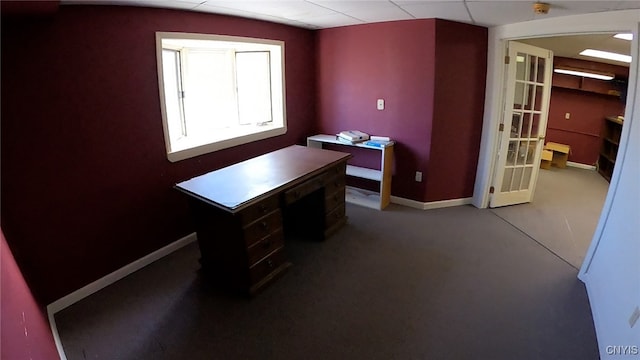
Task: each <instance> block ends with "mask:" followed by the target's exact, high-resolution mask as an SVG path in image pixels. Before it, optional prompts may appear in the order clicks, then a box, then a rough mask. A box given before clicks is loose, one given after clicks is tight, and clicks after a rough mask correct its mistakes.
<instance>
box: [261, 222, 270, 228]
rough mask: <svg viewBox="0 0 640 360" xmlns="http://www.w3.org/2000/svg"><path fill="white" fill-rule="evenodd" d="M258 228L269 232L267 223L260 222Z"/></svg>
mask: <svg viewBox="0 0 640 360" xmlns="http://www.w3.org/2000/svg"><path fill="white" fill-rule="evenodd" d="M260 226H262V228H263V229H264V230H269V223H268V222H266V221H263V222H261V223H260Z"/></svg>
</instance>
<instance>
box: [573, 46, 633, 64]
mask: <svg viewBox="0 0 640 360" xmlns="http://www.w3.org/2000/svg"><path fill="white" fill-rule="evenodd" d="M580 55H584V56H591V57H597V58H600V59H607V60H614V61H620V62H626V63H631V56H629V55H622V54H618V53H612V52H608V51H602V50H593V49H586V50H583V51H582V52H581V53H580Z"/></svg>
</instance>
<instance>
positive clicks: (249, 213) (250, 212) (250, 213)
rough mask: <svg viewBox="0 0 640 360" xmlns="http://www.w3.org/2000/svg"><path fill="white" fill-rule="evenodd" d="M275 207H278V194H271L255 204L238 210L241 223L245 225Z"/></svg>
mask: <svg viewBox="0 0 640 360" xmlns="http://www.w3.org/2000/svg"><path fill="white" fill-rule="evenodd" d="M276 209H279V203H278V196H271V197H269V198H267V199H264V200H262V201H260V202H259V203H257V204H255V205H251V206H250V207H248V208H246V209H244V210H242V211H241V212H240V216H241V217H242V225H247V224H249V223H251V222H253V221H254V220H256V219H259V218H261V217H263V216H265V215H267V214H269V213H270V212H272V211H275V210H276Z"/></svg>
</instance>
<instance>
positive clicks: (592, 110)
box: [546, 58, 629, 165]
mask: <svg viewBox="0 0 640 360" xmlns="http://www.w3.org/2000/svg"><path fill="white" fill-rule="evenodd" d="M558 65H566V66H571V67H574V68H579V69H591V70H599V71H609V72H611V73H614V74H615V75H616V77H617V78H622V79H626V78H628V76H629V70H628V69H627V68H625V67H623V66H615V65H607V64H601V63H596V62H592V61H584V60H576V59H566V58H556V59H554V66H556V67H557V66H558ZM553 76H554V84H557V85H559V84H561V86H578V84H579V82H580V78H579V77H576V76H569V75H559V74H555V73H554V75H553ZM570 81H573V83H569V82H570ZM594 82H595V81H594ZM600 82H601V83H604V84H606V82H604V81H600ZM611 86H612V87H615V86H613V85H611ZM566 113H570V119H569V120H567V119H565V114H566ZM623 114H624V102H623V101H622V100H621V99H620V98H619V97H617V96H610V95H603V94H598V93H593V92H588V91H581V90H576V89H568V88H564V87H560V86H553V87H552V89H551V100H550V102H549V119H548V123H547V136H546V141H547V142H557V143H561V144H567V145H569V146H571V152H570V154H569V161H573V162H577V163H581V164H586V165H594V164H595V163H596V162H597V160H598V154H599V152H600V146H601V142H602V140H601V138H600V136H601V131H602V127H603V125H604V122H605V120H604V119H605V117H607V116H616V115H623Z"/></svg>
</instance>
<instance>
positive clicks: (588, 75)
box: [553, 69, 614, 80]
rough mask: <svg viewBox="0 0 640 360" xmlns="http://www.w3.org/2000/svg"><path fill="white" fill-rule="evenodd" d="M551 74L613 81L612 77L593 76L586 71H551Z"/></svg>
mask: <svg viewBox="0 0 640 360" xmlns="http://www.w3.org/2000/svg"><path fill="white" fill-rule="evenodd" d="M553 72H556V73H559V74H567V75H575V76H582V77H588V78H593V79H600V80H613V78H614V76H613V75H608V74H607V75H605V74H595V73H592V72H586V71H580V70H569V69H553Z"/></svg>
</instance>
